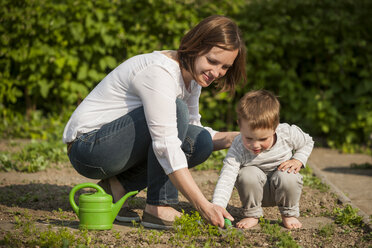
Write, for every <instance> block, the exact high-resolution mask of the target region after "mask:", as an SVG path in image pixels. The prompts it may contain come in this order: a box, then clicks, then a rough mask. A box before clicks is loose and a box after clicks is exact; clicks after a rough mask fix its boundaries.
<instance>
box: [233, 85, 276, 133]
mask: <svg viewBox="0 0 372 248" xmlns="http://www.w3.org/2000/svg"><path fill="white" fill-rule="evenodd" d="M236 112H237V114H238V124H239V126H240V125H241V121H242V120H244V121H245V124H247V122H248V125H249V128H251V129H253V130H255V129H261V128H262V129H273V130H275V129H276V127H277V126H278V125H279V112H280V103H279V101H278V99H277V98H276V96H275V95H274V94H273V93H271V92H270V91H267V90H254V91H250V92H248V93H246V94H245V95H244V96H243V97H242V98H241V99H240V101H239V104H238V106H237V108H236Z"/></svg>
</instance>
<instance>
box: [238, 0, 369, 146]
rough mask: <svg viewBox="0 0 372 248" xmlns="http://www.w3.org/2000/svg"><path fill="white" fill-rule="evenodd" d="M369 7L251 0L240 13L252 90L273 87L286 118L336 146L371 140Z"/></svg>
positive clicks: (325, 0) (340, 0)
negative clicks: (325, 138)
mask: <svg viewBox="0 0 372 248" xmlns="http://www.w3.org/2000/svg"><path fill="white" fill-rule="evenodd" d="M371 7H372V3H371V2H369V1H365V0H355V1H354V0H337V1H334V0H321V1H320V0H288V1H280V0H254V1H251V2H250V4H249V5H247V7H246V8H245V9H244V10H243V11H241V13H240V15H239V17H237V18H236V19H237V20H239V23H240V27H241V28H242V29H243V33H244V38H245V41H246V44H247V48H248V62H247V75H248V79H249V87H248V88H267V89H269V90H272V91H274V92H275V93H276V94H277V95H278V96H279V97H280V101H281V104H282V111H281V118H282V121H285V122H290V123H296V124H298V125H300V126H301V127H302V128H303V129H304V130H306V131H307V132H309V133H310V134H311V135H313V136H326V137H327V140H328V144H329V145H331V146H332V147H343V148H344V149H345V150H349V151H352V150H353V148H354V146H353V145H355V144H367V143H369V144H371V140H370V138H369V135H370V134H371V133H372V100H371V99H372V98H371V95H372V70H371V69H372V68H371V65H372V46H371V41H372V34H371V32H370V30H369V29H370V27H371V25H372V19H371V18H370V17H369V15H370V13H369V10H370V9H371ZM248 88H246V89H244V90H242V91H241V92H239V93H240V94H239V96H241V95H242V94H243V93H244V91H246V90H247V89H248Z"/></svg>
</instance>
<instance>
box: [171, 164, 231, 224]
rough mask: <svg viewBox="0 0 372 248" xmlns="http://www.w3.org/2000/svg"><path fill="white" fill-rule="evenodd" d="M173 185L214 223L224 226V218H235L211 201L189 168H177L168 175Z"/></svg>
mask: <svg viewBox="0 0 372 248" xmlns="http://www.w3.org/2000/svg"><path fill="white" fill-rule="evenodd" d="M168 176H169V178H170V180H171V181H172V183H173V185H174V186H175V187H176V188H177V189H178V190H179V191H181V193H182V194H183V195H184V196H185V197H186V198H187V199H188V200H189V202H190V203H191V204H192V205H193V206H194V207H195V208H196V210H197V211H198V212H199V213H200V214H201V215H202V216H203V217H204V218H205V219H206V220H207V221H208V222H209V223H211V224H212V225H215V226H220V227H223V226H224V223H225V222H224V218H227V219H229V220H231V221H233V220H234V218H233V217H232V216H231V215H230V214H229V213H228V212H227V211H226V209H224V208H223V207H220V206H218V205H215V204H213V203H211V202H209V201H208V200H207V199H206V198H205V197H204V195H203V193H202V192H201V191H200V189H199V187H198V186H197V185H196V183H195V181H194V179H193V178H192V176H191V174H190V171H189V170H188V169H187V168H183V169H179V170H176V171H175V172H173V173H171V174H169V175H168Z"/></svg>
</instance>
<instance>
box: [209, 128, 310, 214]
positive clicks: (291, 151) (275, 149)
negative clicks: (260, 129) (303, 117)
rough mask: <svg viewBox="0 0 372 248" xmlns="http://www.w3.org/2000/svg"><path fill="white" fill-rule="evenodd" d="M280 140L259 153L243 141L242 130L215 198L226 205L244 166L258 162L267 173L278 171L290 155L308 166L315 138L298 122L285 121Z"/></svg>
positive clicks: (231, 150) (221, 174)
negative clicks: (251, 150)
mask: <svg viewBox="0 0 372 248" xmlns="http://www.w3.org/2000/svg"><path fill="white" fill-rule="evenodd" d="M275 133H276V137H277V139H276V142H275V144H274V145H273V146H272V147H271V148H270V149H268V150H265V151H263V152H262V153H260V154H258V155H255V154H253V153H251V152H250V151H248V150H247V149H246V148H245V147H244V145H243V142H242V137H241V134H240V135H238V136H237V137H235V139H234V141H233V143H232V145H231V147H230V149H229V151H228V153H227V155H226V158H225V159H224V161H223V164H224V165H223V167H222V170H221V173H220V176H219V179H218V182H217V185H216V188H215V191H214V194H213V200H212V202H213V203H215V204H217V205H219V206H222V207H224V208H226V206H227V204H228V202H229V200H230V197H231V193H232V191H233V188H234V185H235V181H236V178H237V176H238V173H239V170H240V168H242V167H244V166H257V167H258V168H260V169H261V170H262V171H264V172H265V173H268V172H271V171H274V170H276V169H277V168H278V166H279V165H280V164H281V163H282V162H284V161H287V160H289V159H292V158H294V159H297V160H299V161H300V162H301V163H302V164H303V165H304V166H305V165H306V162H307V159H308V157H309V156H310V153H311V151H312V149H313V146H314V141H313V139H312V138H311V137H310V136H309V135H308V134H306V133H304V132H303V131H302V130H301V129H300V128H299V127H297V126H296V125H289V124H287V123H281V124H279V125H278V127H277V129H276V130H275Z"/></svg>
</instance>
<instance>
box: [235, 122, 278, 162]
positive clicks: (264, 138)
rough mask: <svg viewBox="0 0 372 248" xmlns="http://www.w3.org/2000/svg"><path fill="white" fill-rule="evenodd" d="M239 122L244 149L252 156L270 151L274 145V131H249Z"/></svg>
mask: <svg viewBox="0 0 372 248" xmlns="http://www.w3.org/2000/svg"><path fill="white" fill-rule="evenodd" d="M245 122H246V121H245V120H241V121H240V133H241V135H242V140H243V145H244V147H245V148H246V149H247V150H248V151H250V152H251V153H253V154H256V155H257V154H259V153H261V152H263V151H265V150H267V149H270V148H271V147H272V146H273V145H274V143H275V130H273V129H262V128H259V129H251V128H250V127H249V125H247V124H246V123H245Z"/></svg>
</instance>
